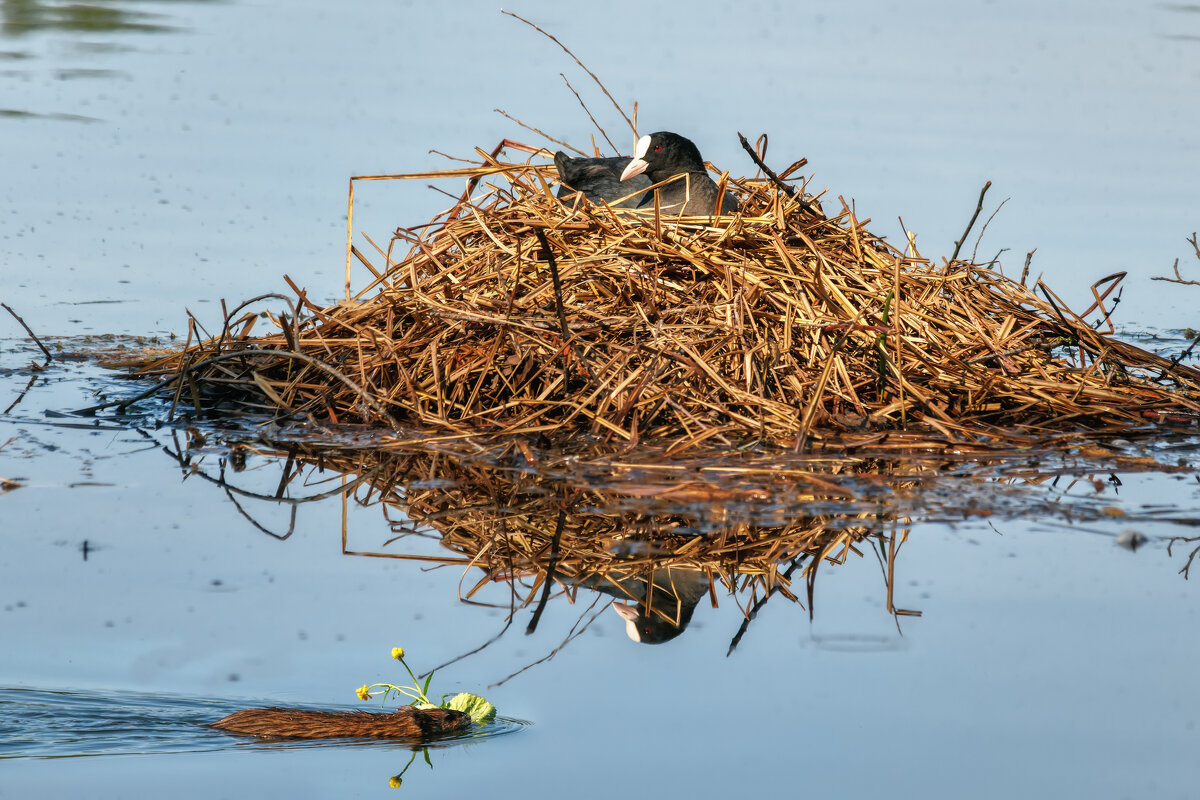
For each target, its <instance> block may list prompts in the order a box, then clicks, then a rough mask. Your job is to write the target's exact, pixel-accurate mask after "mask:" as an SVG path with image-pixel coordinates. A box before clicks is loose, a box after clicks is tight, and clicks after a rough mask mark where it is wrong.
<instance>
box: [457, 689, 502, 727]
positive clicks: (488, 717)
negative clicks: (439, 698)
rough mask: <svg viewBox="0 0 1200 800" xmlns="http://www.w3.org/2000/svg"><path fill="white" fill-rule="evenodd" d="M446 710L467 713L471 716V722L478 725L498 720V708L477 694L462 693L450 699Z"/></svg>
mask: <svg viewBox="0 0 1200 800" xmlns="http://www.w3.org/2000/svg"><path fill="white" fill-rule="evenodd" d="M446 708H452V709H454V710H455V711H465V712H467V713H468V714H470V715H471V720H472V721H473V722H475V724H477V725H486V724H487V723H489V722H491V721H492V720H493V719H495V718H496V707H495V706H494V705H492V704H491V703H489V702H488V701H487V700H485V699H483V698H482V697H480V696H479V695H477V694H470V693H468V692H460V693H459V694H456V695H455V696H454V697H452V698H450V702H449V703H447V704H446Z"/></svg>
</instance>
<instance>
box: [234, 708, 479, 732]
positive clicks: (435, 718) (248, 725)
mask: <svg viewBox="0 0 1200 800" xmlns="http://www.w3.org/2000/svg"><path fill="white" fill-rule="evenodd" d="M470 724H471V715H470V714H467V713H466V712H463V711H454V710H453V709H449V708H414V707H413V706H401V707H400V708H398V709H396V710H395V711H393V712H391V713H387V714H383V713H374V712H371V711H304V710H301V709H297V708H247V709H245V710H243V711H235V712H234V713H232V714H230V715H229V716H227V717H225V718H223V719H219V720H217V721H216V722H214V723H212V725H211V727H213V728H217V729H218V730H223V731H228V732H230V733H244V734H247V735H249V736H257V737H259V738H262V739H337V738H343V737H369V738H375V739H430V738H433V737H436V736H444V735H446V734H448V733H454V732H456V731H460V730H462V729H464V728H466V727H467V726H468V725H470Z"/></svg>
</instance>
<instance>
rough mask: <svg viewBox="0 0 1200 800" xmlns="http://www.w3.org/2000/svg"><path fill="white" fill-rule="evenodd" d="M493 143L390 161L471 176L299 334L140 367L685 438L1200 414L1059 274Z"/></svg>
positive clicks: (385, 416)
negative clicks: (626, 204) (725, 206)
mask: <svg viewBox="0 0 1200 800" xmlns="http://www.w3.org/2000/svg"><path fill="white" fill-rule="evenodd" d="M477 152H478V153H479V154H480V156H481V157H482V159H483V163H482V164H481V165H480V166H478V167H473V168H463V169H454V170H446V171H443V172H440V173H422V174H413V175H404V176H389V177H401V178H436V177H459V178H468V179H469V186H468V191H467V192H466V193H465V194H464V195H463V197H462V198H461V199H460V200H459V201H458V202H457V203H456V204H455V206H454V207H453V208H452V209H451V210H450V211H449V212H447V213H446V214H444V215H439V217H437V218H435V219H434V220H433V221H431V222H430V223H429V224H427V225H425V226H422V227H421V228H419V229H399V230H397V232H396V234H395V236H394V238H393V241H392V243H391V245H389V247H388V250H387V252H386V253H385V252H383V251H380V258H381V259H382V262H381V263H380V264H379V265H378V266H376V265H375V264H372V262H371V261H370V260H369V259H368V258H367V257H366V256H365V255H364V254H362V253H361V252H359V251H358V250H357V249H356V248H352V250H353V253H354V255H355V256H356V257H357V258H358V259H359V261H361V262H362V263H363V264H365V265H366V266H367V267H368V268H369V269H370V270H371V272H372V273H373V280H372V281H371V282H370V284H369V285H368V286H367V287H366V288H364V289H363V290H361V291H359V292H358V293H357V294H356V295H355V296H354V298H353V299H352V300H350V301H347V302H344V303H341V304H338V305H335V306H328V307H318V306H316V305H314V304H313V303H311V302H310V301H309V300H308V299H307V297H305V296H304V294H303V293H302V292H297V295H298V297H299V303H298V306H297V307H298V308H299V309H300V310H302V312H303V313H304V315H305V317H304V319H303V320H301V319H299V318H293V319H286V318H279V319H276V320H274V321H275V322H276V324H277V325H278V327H279V328H280V332H279V333H277V334H273V335H266V336H259V337H256V338H250V337H249V335H248V330H249V327H250V325H251V324H252V322H253V319H254V316H253V315H250V314H246V315H244V316H242V317H239V318H237V319H227V320H226V322H225V325H224V330H223V331H222V333H221V334H220V335H219V336H217V337H213V338H210V339H208V340H206V341H202V342H200V343H199V344H195V345H193V346H191V347H190V348H188V349H187V350H185V351H183V352H181V353H178V354H174V355H172V356H170V357H167V358H164V359H161V360H159V361H156V362H154V363H151V364H146V365H143V366H142V370H141V374H143V375H145V376H148V377H151V376H152V377H161V378H166V379H167V380H169V381H171V382H172V384H173V385H176V386H179V385H183V384H184V383H186V384H187V385H188V386H190V387H196V389H197V391H194V392H193V396H194V397H195V402H196V403H197V404H200V403H205V404H208V405H213V404H217V403H226V404H228V403H236V404H240V405H241V406H243V407H246V408H250V409H253V410H257V411H262V410H273V411H275V412H277V413H284V414H311V415H314V416H315V417H319V418H328V419H332V420H335V421H340V422H347V421H353V422H370V423H383V424H386V425H396V424H407V425H413V426H416V427H420V428H427V429H433V430H438V431H442V432H447V433H452V434H464V433H473V432H484V433H496V434H515V435H529V434H546V435H550V436H574V435H577V434H579V433H581V432H587V433H590V434H593V435H595V436H598V437H600V438H601V439H603V440H613V441H620V442H626V443H636V442H638V441H642V440H646V439H648V438H653V439H669V440H672V441H673V442H674V443H675V447H674V450H673V452H678V451H680V450H686V449H689V448H695V447H699V446H701V445H708V446H712V445H718V446H722V447H728V446H730V445H732V444H734V443H737V442H744V441H746V440H752V439H757V440H765V441H772V442H777V443H783V444H788V443H796V444H799V443H800V442H801V441H806V442H816V443H820V442H821V441H824V440H825V439H826V438H827V437H829V436H831V435H834V434H836V433H838V432H844V431H847V430H863V429H892V430H895V429H904V428H911V429H913V430H917V431H921V432H924V433H926V434H927V435H928V436H930V437H932V438H935V439H939V440H950V441H960V442H962V441H973V440H977V439H978V438H979V437H999V438H1001V439H1003V440H1005V441H1012V440H1013V439H1014V438H1018V439H1019V438H1039V437H1044V436H1046V435H1048V434H1054V433H1062V432H1082V433H1089V432H1091V433H1096V432H1108V431H1112V430H1126V431H1128V430H1131V429H1134V428H1137V427H1140V426H1147V425H1148V423H1149V422H1154V421H1162V420H1163V419H1164V418H1165V419H1167V420H1174V421H1188V420H1190V419H1193V418H1194V417H1195V415H1197V414H1198V413H1200V404H1198V403H1197V397H1198V395H1197V391H1198V390H1200V371H1198V370H1196V369H1195V368H1193V367H1190V366H1186V365H1183V364H1177V363H1172V362H1170V361H1168V360H1167V359H1164V358H1162V357H1159V356H1157V355H1154V354H1152V353H1149V352H1146V351H1144V350H1141V349H1140V348H1137V347H1135V346H1133V345H1130V344H1127V343H1124V342H1121V341H1118V340H1116V339H1113V338H1111V337H1110V336H1108V335H1105V334H1103V333H1100V332H1097V331H1096V330H1095V329H1094V328H1093V327H1092V326H1091V325H1089V324H1088V323H1087V322H1086V321H1085V320H1083V319H1081V318H1080V317H1078V316H1076V315H1074V314H1073V313H1071V312H1070V311H1069V310H1068V309H1066V308H1065V306H1064V305H1063V304H1062V302H1061V301H1059V300H1057V298H1056V297H1055V296H1054V295H1053V293H1052V292H1050V290H1049V289H1048V288H1047V287H1045V286H1044V285H1043V284H1042V283H1040V282H1039V283H1038V285H1037V286H1035V287H1033V288H1032V289H1029V288H1026V287H1025V286H1023V285H1021V284H1020V283H1017V282H1015V281H1013V280H1011V279H1009V278H1006V277H1005V276H1003V275H1002V274H1000V273H999V272H996V271H994V270H992V269H990V268H988V267H987V266H982V265H978V264H974V263H970V262H966V261H962V260H957V259H954V260H951V261H949V262H946V263H942V264H934V263H931V262H930V261H928V260H926V259H924V258H922V257H921V256H920V255H919V254H918V253H917V252H916V251H915V249H912V248H911V247H910V248H909V250H908V252H907V254H906V253H902V252H900V251H898V250H896V249H895V248H893V247H892V246H891V245H890V244H888V243H887V242H885V241H883V240H882V239H880V238H879V237H876V236H874V235H872V234H871V233H870V232H869V231H868V230H867V228H866V221H860V220H857V219H856V218H855V217H854V215H853V214H852V213H851V211H850V209H849V208H847V207H846V205H845V203H842V204H841V208H840V210H838V211H837V212H836V213H834V214H833V215H832V216H826V215H825V213H824V212H822V211H821V208H820V204H819V203H818V202H817V199H816V198H814V197H812V196H811V195H808V194H806V192H805V191H804V188H805V187H804V186H803V185H801V186H798V187H795V186H793V187H790V188H791V189H792V191H791V192H785V191H783V189H782V188H781V184H782V181H780V180H779V179H778V178H774V179H771V180H757V179H743V180H729V181H728V184H727V185H728V191H730V192H731V193H733V194H734V195H735V196H737V198H738V199H739V201H740V203H741V211H740V212H739V213H738V214H736V215H733V216H726V217H721V218H717V219H715V220H714V219H707V218H672V217H670V216H667V215H663V214H661V212H660V211H659V210H658V207H657V204H656V205H655V208H654V210H652V211H638V212H630V211H624V210H623V211H621V212H620V213H618V212H616V211H614V210H612V209H610V208H608V207H596V206H592V205H590V204H588V203H587V202H586V201H582V200H577V201H574V202H572V203H570V204H564V203H563V202H560V201H559V200H558V199H557V198H556V197H555V196H554V192H553V189H552V185H551V184H552V180H553V179H554V177H555V174H554V171H553V168H551V167H546V166H538V165H533V164H530V163H508V162H503V161H500V160H499V159H498V157H497V155H496V154H495V153H492V154H488V153H484V152H483V151H477ZM797 188H798V189H799V191H795V189H797ZM543 239H544V241H545V242H546V244H547V245H548V248H549V250H547V247H545V246H542V245H541V244H539V241H540V240H543ZM405 247H407V253H406V254H405V255H404V256H403V257H402V258H399V259H398V260H396V259H393V258H392V255H391V253H392V250H393V249H403V248H405ZM377 249H378V248H377ZM552 265H553V268H552ZM1035 291H1036V292H1040V293H1041V295H1042V296H1041V297H1039V296H1038V294H1035ZM1101 299H1102V298H1099V296H1098V303H1099V302H1100V300H1101ZM1101 308H1102V306H1101Z"/></svg>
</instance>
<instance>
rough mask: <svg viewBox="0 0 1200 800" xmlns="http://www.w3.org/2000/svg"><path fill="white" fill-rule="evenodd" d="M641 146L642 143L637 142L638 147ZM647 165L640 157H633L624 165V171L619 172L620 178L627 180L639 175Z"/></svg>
mask: <svg viewBox="0 0 1200 800" xmlns="http://www.w3.org/2000/svg"><path fill="white" fill-rule="evenodd" d="M642 138H643V139H645V138H646V137H644V136H643V137H642ZM641 146H642V143H641V142H638V148H639V149H640V148H641ZM649 166H650V165H649V164H647V163H646V162H645V161H643V160H642V159H641V158H635V159H633V160H632V161H630V162H629V163H628V164H626V165H625V169H624V171H622V172H621V180H623V181H627V180H629V179H630V178H632V177H633V176H634V175H641V174H642V173H643V172H645V171H646V168H647V167H649Z"/></svg>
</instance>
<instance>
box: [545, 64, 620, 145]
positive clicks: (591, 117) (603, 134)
mask: <svg viewBox="0 0 1200 800" xmlns="http://www.w3.org/2000/svg"><path fill="white" fill-rule="evenodd" d="M558 76H559V77H560V78H562V79H563V83H565V84H566V85H567V88H568V89H570V90H571V94H573V95H575V99H576V100H578V101H579V105H581V106H583V111H584V113H585V114H587V115H588V119H590V120H591V121H592V124H593V125H595V126H596V130H598V131H600V135H601V136H603V137H604V141H606V142H608V146H609V147H611V148H612V149H613V152H614V153H620V152H621V150H620V149H619V148H618V147H617V146H616V145H615V144H613V142H612V139H610V138H608V134H607V133H605V132H604V128H602V127H600V123H599V122H596V118H595V117H593V116H592V111H591V109H589V108H588V107H587V103H585V102H583V98H582V97H580V96H579V92H577V91H575V87H574V86H572V85H571V82H570V81H569V80H567V76H566V75H564V74H562V73H561V72H560V73H558ZM593 144H595V142H594V141H593Z"/></svg>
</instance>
